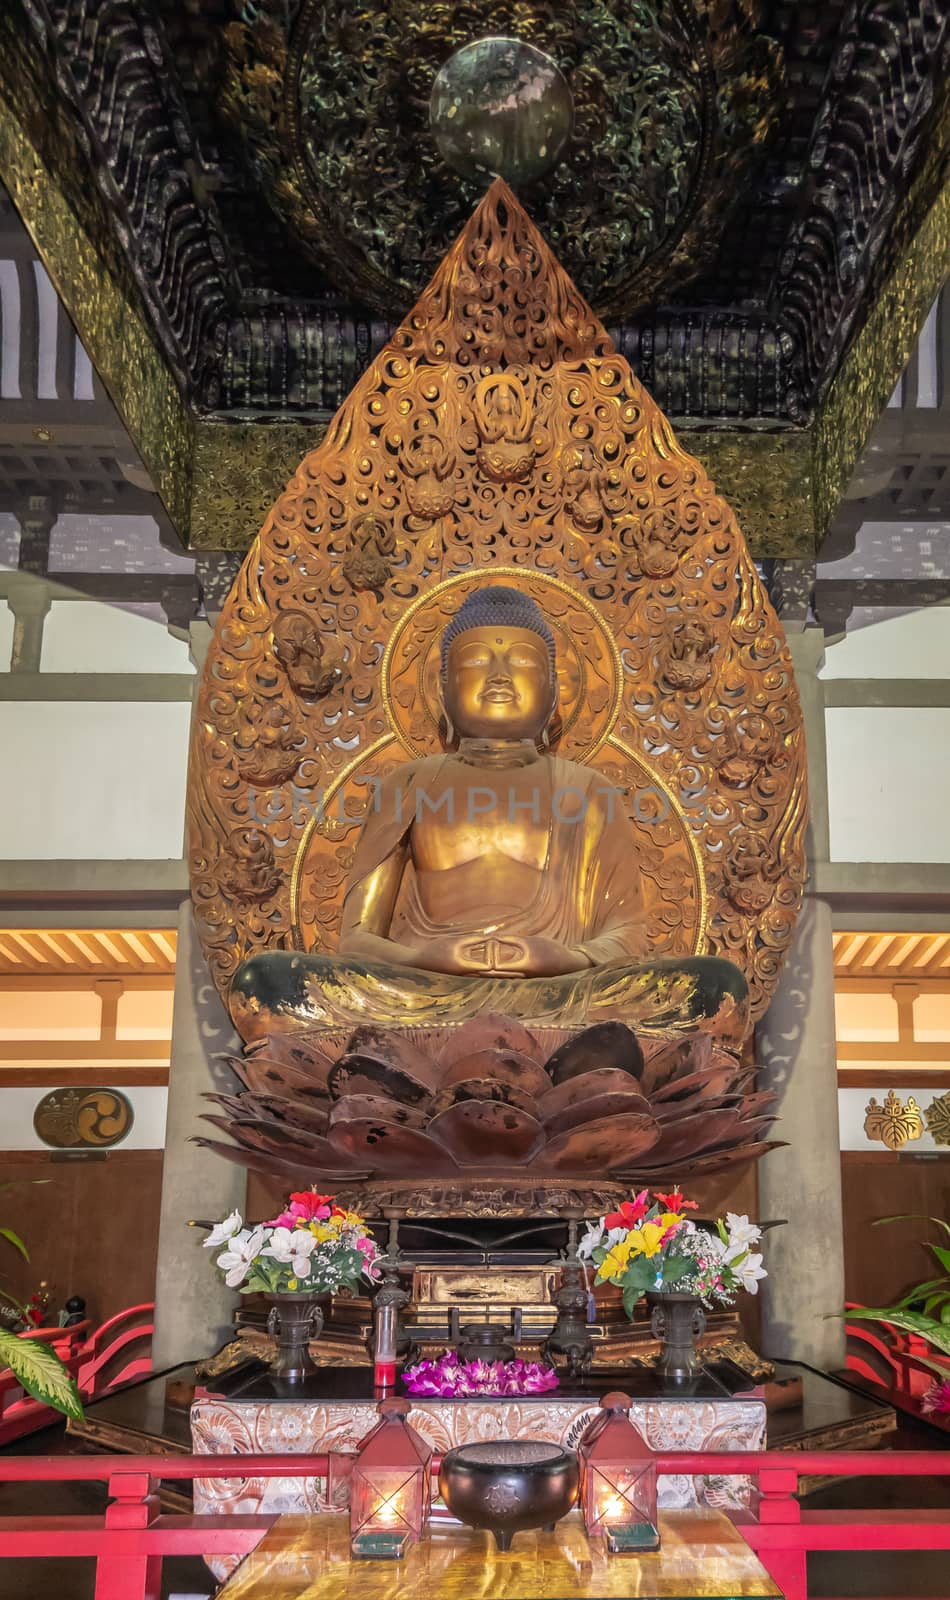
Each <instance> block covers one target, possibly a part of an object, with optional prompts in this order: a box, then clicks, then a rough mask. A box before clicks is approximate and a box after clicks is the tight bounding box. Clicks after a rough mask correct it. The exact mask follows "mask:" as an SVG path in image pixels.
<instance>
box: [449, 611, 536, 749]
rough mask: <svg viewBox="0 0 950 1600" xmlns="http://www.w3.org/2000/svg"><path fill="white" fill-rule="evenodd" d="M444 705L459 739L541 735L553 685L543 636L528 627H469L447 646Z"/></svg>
mask: <svg viewBox="0 0 950 1600" xmlns="http://www.w3.org/2000/svg"><path fill="white" fill-rule="evenodd" d="M442 693H443V698H444V701H445V709H446V712H447V713H448V717H449V720H450V722H451V723H452V726H453V727H454V729H455V731H456V733H457V734H459V736H460V737H461V738H463V739H486V738H489V739H535V740H537V739H540V737H541V734H542V733H543V732H544V729H545V728H546V727H547V725H548V723H549V722H550V720H551V716H552V714H553V712H554V704H555V697H556V693H557V687H556V683H555V680H554V674H553V672H552V670H551V658H550V656H549V655H548V652H547V647H546V646H545V643H544V640H543V639H539V638H538V635H537V634H536V633H532V632H531V630H530V629H529V628H508V627H489V628H469V629H468V630H467V631H466V632H465V633H461V634H459V636H458V638H457V639H453V641H452V643H451V645H450V646H449V654H448V661H447V664H446V674H445V683H444V685H443V690H442Z"/></svg>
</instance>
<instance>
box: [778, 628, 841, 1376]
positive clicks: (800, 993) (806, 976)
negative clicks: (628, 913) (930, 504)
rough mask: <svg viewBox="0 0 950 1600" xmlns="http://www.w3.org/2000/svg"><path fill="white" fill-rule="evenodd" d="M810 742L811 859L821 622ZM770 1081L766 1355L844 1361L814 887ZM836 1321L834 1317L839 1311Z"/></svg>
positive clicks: (829, 1025)
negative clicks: (775, 1224)
mask: <svg viewBox="0 0 950 1600" xmlns="http://www.w3.org/2000/svg"><path fill="white" fill-rule="evenodd" d="M789 647H790V649H791V652H792V659H793V661H794V664H795V676H796V680H797V683H798V690H799V695H800V697H801V702H802V714H803V717H804V723H805V738H806V743H807V748H808V780H809V800H810V807H811V826H810V828H809V837H808V854H809V865H810V868H811V869H812V871H813V870H814V867H815V866H816V865H817V864H821V863H824V862H826V861H827V859H828V784H827V765H826V759H825V720H824V701H823V694H822V685H821V681H820V679H819V678H818V668H819V666H820V665H821V662H822V659H823V655H824V638H823V635H822V633H821V630H820V629H817V628H806V629H804V630H803V631H801V632H798V633H793V634H790V636H789ZM756 1059H757V1060H758V1062H759V1065H760V1073H759V1086H760V1088H763V1089H775V1090H777V1091H778V1095H779V1104H778V1112H779V1118H780V1121H779V1122H778V1123H777V1125H776V1127H775V1134H776V1137H777V1138H780V1139H784V1140H787V1148H786V1149H783V1150H773V1151H772V1152H771V1153H770V1154H769V1155H767V1156H766V1157H765V1158H764V1159H763V1160H762V1161H761V1162H760V1163H759V1214H760V1216H761V1217H762V1218H763V1219H765V1220H766V1221H770V1222H771V1221H781V1220H784V1221H785V1223H786V1226H784V1227H781V1228H775V1229H773V1230H770V1232H769V1233H768V1234H767V1236H766V1241H765V1251H766V1266H767V1267H768V1271H769V1277H768V1279H767V1280H766V1282H765V1283H764V1284H763V1286H762V1289H763V1304H762V1339H763V1353H764V1354H765V1355H768V1356H773V1357H781V1356H784V1357H788V1358H790V1359H793V1360H799V1361H807V1362H809V1363H810V1364H811V1365H813V1366H816V1367H822V1368H825V1369H833V1368H836V1367H843V1366H844V1359H845V1333H844V1323H843V1322H842V1321H841V1320H839V1319H837V1316H836V1314H837V1313H838V1312H840V1311H841V1310H842V1309H843V1307H844V1235H843V1228H842V1213H841V1147H840V1140H839V1136H838V1062H837V1045H836V1038H835V994H834V951H833V946H832V919H831V908H830V906H829V905H828V904H827V902H826V901H824V900H820V899H818V898H817V897H816V896H812V895H806V898H805V903H804V906H803V908H802V913H801V917H800V919H799V923H798V927H797V929H796V932H795V937H794V939H793V941H792V947H791V949H790V951H789V954H788V958H787V960H786V963H785V967H784V969H783V971H782V976H781V979H780V981H779V986H778V989H777V990H776V992H775V995H774V997H773V1000H772V1004H771V1005H770V1007H769V1009H768V1012H767V1013H766V1015H765V1017H764V1019H763V1020H762V1022H761V1023H760V1024H759V1026H758V1028H757V1029H756ZM829 1315H830V1316H831V1317H832V1318H833V1319H834V1320H825V1319H826V1318H827V1317H828V1316H829Z"/></svg>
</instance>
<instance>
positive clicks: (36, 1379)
mask: <svg viewBox="0 0 950 1600" xmlns="http://www.w3.org/2000/svg"><path fill="white" fill-rule="evenodd" d="M39 1181H40V1182H43V1181H45V1180H43V1179H40V1180H39ZM11 1186H12V1185H11V1184H7V1183H5V1184H0V1188H3V1189H7V1188H10V1187H11ZM0 1238H2V1239H6V1241H7V1244H9V1245H10V1246H12V1248H13V1249H14V1250H16V1251H17V1253H18V1254H19V1255H21V1256H22V1257H23V1259H24V1261H29V1259H30V1254H29V1251H28V1250H27V1248H26V1245H25V1244H24V1243H23V1240H22V1239H21V1238H20V1235H19V1234H18V1233H15V1232H14V1230H13V1229H12V1228H0ZM9 1298H10V1299H11V1300H12V1299H13V1297H12V1296H9ZM15 1304H16V1305H17V1309H19V1310H20V1311H25V1309H26V1308H25V1306H23V1305H22V1304H21V1303H19V1302H15ZM0 1366H4V1367H9V1368H10V1371H11V1372H12V1373H13V1376H14V1377H15V1378H16V1380H17V1383H19V1384H20V1386H21V1388H23V1389H25V1390H26V1392H27V1394H29V1395H32V1396H33V1399H34V1400H39V1401H41V1403H42V1404H43V1405H46V1406H51V1407H52V1408H53V1410H54V1411H61V1412H62V1413H63V1415H64V1416H66V1417H73V1418H75V1420H76V1421H77V1422H78V1421H79V1420H80V1419H81V1417H82V1414H83V1410H82V1402H81V1401H80V1398H79V1390H78V1388H77V1387H76V1380H75V1378H73V1377H72V1376H71V1375H70V1373H69V1372H68V1371H67V1369H66V1367H65V1366H64V1365H63V1363H62V1361H61V1360H60V1358H59V1356H58V1355H57V1354H56V1351H55V1350H53V1349H52V1348H51V1347H50V1346H49V1345H48V1344H44V1343H43V1341H42V1340H40V1339H28V1338H24V1337H23V1336H22V1335H21V1334H18V1333H13V1332H11V1330H10V1329H9V1328H0Z"/></svg>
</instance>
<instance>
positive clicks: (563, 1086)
mask: <svg viewBox="0 0 950 1600" xmlns="http://www.w3.org/2000/svg"><path fill="white" fill-rule="evenodd" d="M614 1093H618V1094H639V1093H640V1085H639V1083H637V1082H634V1081H632V1080H631V1077H630V1074H629V1072H623V1071H621V1070H620V1069H619V1068H618V1067H598V1068H596V1069H595V1070H594V1071H593V1072H582V1073H581V1074H580V1076H579V1077H577V1078H566V1079H565V1081H564V1082H563V1083H559V1084H557V1086H556V1087H553V1088H550V1089H548V1092H547V1094H545V1095H543V1096H542V1097H541V1100H540V1101H539V1102H538V1104H539V1109H540V1114H541V1121H542V1122H545V1123H546V1122H547V1120H548V1118H549V1117H551V1116H554V1115H555V1114H556V1113H557V1112H559V1111H563V1110H564V1108H565V1107H566V1106H573V1105H577V1104H580V1105H583V1104H584V1103H585V1102H586V1101H587V1100H591V1099H593V1097H594V1095H598V1094H614Z"/></svg>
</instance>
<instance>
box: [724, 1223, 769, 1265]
mask: <svg viewBox="0 0 950 1600" xmlns="http://www.w3.org/2000/svg"><path fill="white" fill-rule="evenodd" d="M726 1229H727V1231H728V1234H729V1241H728V1243H727V1245H726V1260H727V1261H733V1260H734V1259H735V1258H736V1256H741V1255H744V1254H745V1252H746V1250H751V1248H752V1246H753V1245H754V1244H758V1242H759V1240H760V1239H761V1237H762V1229H761V1228H758V1227H756V1225H755V1223H754V1222H750V1221H749V1219H748V1217H746V1216H741V1217H740V1216H737V1215H736V1213H735V1212H734V1211H727V1212H726Z"/></svg>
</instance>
